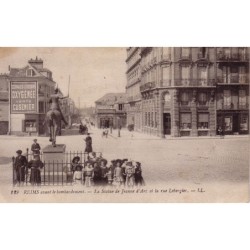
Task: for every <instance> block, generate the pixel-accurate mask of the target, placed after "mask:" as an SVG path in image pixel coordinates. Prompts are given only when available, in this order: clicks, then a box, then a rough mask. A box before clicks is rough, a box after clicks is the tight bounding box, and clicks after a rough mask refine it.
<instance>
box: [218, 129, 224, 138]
mask: <svg viewBox="0 0 250 250" xmlns="http://www.w3.org/2000/svg"><path fill="white" fill-rule="evenodd" d="M218 134H219V135H220V138H223V137H224V131H223V128H222V127H221V126H219V128H218Z"/></svg>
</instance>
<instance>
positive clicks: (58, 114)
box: [46, 88, 69, 147]
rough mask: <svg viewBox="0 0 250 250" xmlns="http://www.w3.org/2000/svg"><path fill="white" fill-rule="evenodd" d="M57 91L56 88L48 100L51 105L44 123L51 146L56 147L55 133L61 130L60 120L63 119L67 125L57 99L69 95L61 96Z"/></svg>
mask: <svg viewBox="0 0 250 250" xmlns="http://www.w3.org/2000/svg"><path fill="white" fill-rule="evenodd" d="M58 92H59V89H58V88H56V89H55V92H54V94H51V96H50V101H49V103H50V104H51V106H50V110H49V111H48V112H47V115H46V123H47V126H48V129H49V135H50V139H49V141H50V142H52V146H53V147H56V135H57V133H58V132H59V131H61V121H63V122H64V123H65V125H66V126H67V125H68V123H67V121H66V120H65V118H64V116H63V114H62V111H61V109H60V104H59V100H61V99H66V98H68V97H69V95H68V96H65V97H63V96H61V95H60V94H59V93H58ZM59 133H60V132H59Z"/></svg>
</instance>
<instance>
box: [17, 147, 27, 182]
mask: <svg viewBox="0 0 250 250" xmlns="http://www.w3.org/2000/svg"><path fill="white" fill-rule="evenodd" d="M16 153H17V156H16V158H15V163H14V168H15V174H16V180H15V181H16V182H17V183H18V184H19V185H20V184H21V185H23V184H24V181H25V168H26V166H27V164H28V161H27V158H26V157H25V156H24V155H22V150H17V151H16Z"/></svg>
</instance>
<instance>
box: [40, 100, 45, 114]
mask: <svg viewBox="0 0 250 250" xmlns="http://www.w3.org/2000/svg"><path fill="white" fill-rule="evenodd" d="M39 113H45V110H44V102H39Z"/></svg>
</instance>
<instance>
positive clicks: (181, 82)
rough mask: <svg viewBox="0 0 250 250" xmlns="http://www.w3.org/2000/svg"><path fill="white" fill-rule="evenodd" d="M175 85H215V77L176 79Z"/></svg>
mask: <svg viewBox="0 0 250 250" xmlns="http://www.w3.org/2000/svg"><path fill="white" fill-rule="evenodd" d="M175 86H179V87H213V86H215V79H175Z"/></svg>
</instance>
